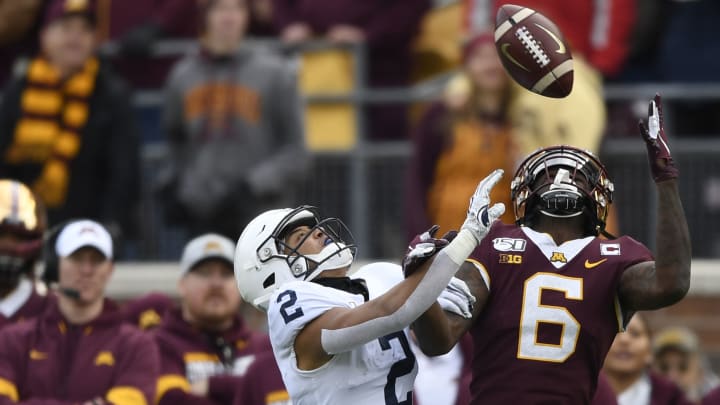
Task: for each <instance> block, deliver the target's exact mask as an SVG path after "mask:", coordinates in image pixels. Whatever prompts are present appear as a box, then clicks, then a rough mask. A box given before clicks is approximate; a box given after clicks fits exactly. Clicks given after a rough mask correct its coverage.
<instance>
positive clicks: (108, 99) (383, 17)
mask: <svg viewBox="0 0 720 405" xmlns="http://www.w3.org/2000/svg"><path fill="white" fill-rule="evenodd" d="M504 3H505V2H504V1H499V0H498V1H489V0H465V1H463V2H460V3H452V2H451V3H450V4H446V3H444V4H440V3H439V2H438V3H437V4H434V3H432V2H431V1H430V0H415V1H409V0H404V1H403V0H397V1H393V2H392V3H391V4H389V5H388V4H386V2H384V1H381V0H373V1H363V2H356V1H351V0H346V1H333V2H327V1H322V0H175V1H169V0H153V1H151V2H147V1H143V2H133V1H125V2H113V1H111V0H27V1H10V0H3V1H0V20H1V21H3V24H2V27H0V83H1V84H2V86H3V93H2V104H0V154H1V158H0V176H2V177H5V178H13V179H16V180H20V181H22V182H24V183H26V184H28V185H30V186H31V188H32V190H33V191H34V192H35V193H37V194H38V195H39V196H40V198H41V200H42V201H43V202H44V203H45V205H46V206H47V208H48V213H49V221H50V223H51V224H58V223H61V222H63V221H66V220H68V219H71V218H75V217H89V218H93V219H96V220H98V221H101V222H102V223H103V224H105V225H106V226H108V229H110V231H111V233H112V234H113V236H114V237H116V239H117V240H119V241H121V240H132V239H133V237H134V236H136V235H137V233H138V232H139V231H138V221H139V219H138V218H139V216H140V214H139V213H138V210H139V208H138V205H137V201H138V198H139V196H140V194H141V193H148V192H150V193H153V195H154V196H155V199H156V200H157V201H158V202H159V203H160V204H161V206H162V207H163V208H164V210H163V213H164V215H163V216H164V218H163V219H164V221H165V223H166V224H169V225H178V226H181V227H182V228H184V229H186V230H187V231H188V233H189V234H197V233H199V232H206V231H215V232H219V233H221V234H224V235H226V236H228V237H231V238H234V237H236V236H237V234H238V232H239V229H242V225H243V224H244V223H245V222H246V221H247V218H249V217H251V216H252V215H254V214H256V213H257V212H260V211H261V210H262V209H264V208H266V207H269V206H278V205H287V204H288V203H289V202H292V200H293V198H294V197H295V193H293V191H294V190H297V188H298V187H299V186H298V184H300V183H301V182H302V180H303V179H305V178H306V177H305V176H307V174H308V169H309V168H310V167H311V164H312V152H315V151H323V150H328V149H329V150H337V149H340V150H343V149H347V148H351V147H352V146H353V145H355V144H356V143H357V142H358V139H359V138H360V137H364V138H365V140H366V141H370V142H381V141H389V140H410V141H412V143H413V144H414V149H415V153H414V155H413V162H412V163H411V164H412V165H413V166H412V167H413V169H412V170H410V171H409V172H410V177H409V178H408V195H411V196H418V198H408V199H407V200H411V201H413V202H412V203H411V205H410V206H409V207H408V210H407V212H408V218H407V222H408V226H407V233H408V234H414V233H416V232H417V231H418V230H420V229H421V228H422V229H424V227H425V226H426V224H427V223H428V222H429V221H431V220H432V221H435V222H439V223H442V224H443V225H447V226H452V225H456V224H454V223H453V222H452V221H448V219H447V218H441V216H442V215H445V216H446V217H454V212H455V211H457V209H460V207H454V208H453V207H451V206H450V205H452V202H451V201H447V198H445V199H443V197H442V196H443V195H449V194H450V193H446V190H450V191H452V192H460V193H463V194H469V193H470V192H471V191H472V185H473V184H475V183H476V182H477V179H478V178H479V177H478V176H480V175H481V174H482V173H484V172H486V171H487V170H488V168H490V167H492V168H494V167H505V168H507V169H510V170H511V169H512V168H513V167H514V165H515V163H516V157H517V156H522V155H524V154H525V153H527V152H528V151H531V150H534V149H535V148H537V147H538V146H541V145H550V144H556V143H569V144H573V145H575V146H579V147H583V148H585V149H588V150H591V151H593V152H598V151H599V149H600V146H601V142H602V139H603V136H604V135H605V134H607V133H613V134H618V133H619V134H625V133H633V132H634V129H633V128H634V126H635V123H636V118H637V117H638V116H642V114H644V111H636V110H637V109H636V108H635V106H634V104H633V103H632V102H626V103H606V102H605V100H604V99H603V93H602V89H603V85H604V83H608V82H621V83H636V82H638V81H651V82H683V83H686V82H701V83H706V82H713V81H715V80H716V79H715V76H714V72H716V71H718V67H720V66H718V65H720V58H718V57H717V55H718V54H719V53H718V52H715V51H716V50H715V49H714V48H713V47H717V44H716V41H711V40H709V39H708V38H713V35H714V33H717V31H718V28H717V24H714V21H715V20H716V18H717V17H720V6H718V5H717V4H716V2H712V1H709V0H695V1H663V2H657V1H644V0H606V1H601V2H597V1H589V0H588V1H576V2H570V3H569V4H565V2H559V1H554V0H532V1H529V2H527V4H526V5H527V6H530V7H534V8H535V9H537V10H538V11H541V12H542V13H544V14H545V15H547V16H548V17H549V18H550V19H551V20H553V21H554V22H555V23H556V24H557V25H558V26H559V27H560V29H561V31H562V32H563V33H564V35H565V37H566V39H567V41H568V42H569V44H570V45H571V49H572V52H573V55H574V57H575V59H576V61H577V63H576V72H575V88H574V91H573V93H572V94H571V96H570V97H568V98H567V99H564V100H548V99H546V98H542V97H537V96H535V95H533V94H530V93H528V92H526V91H521V90H518V88H517V87H516V86H515V85H514V83H513V82H512V81H511V80H508V78H507V77H506V76H505V73H504V71H503V69H502V67H501V65H500V64H499V63H498V60H497V57H496V55H495V52H494V49H493V38H492V35H491V29H492V26H493V24H494V15H495V11H496V10H497V8H498V7H499V6H500V5H502V4H504ZM688 27H692V29H689V28H688ZM247 38H251V39H253V40H256V39H258V38H266V39H270V40H274V41H275V42H264V43H263V42H262V41H247ZM173 39H179V40H184V41H185V42H182V43H183V44H185V46H186V51H185V52H184V55H183V52H176V53H174V54H173V53H170V54H168V53H157V52H154V50H155V47H154V46H155V45H156V44H159V43H163V41H165V43H167V41H169V40H173ZM313 40H320V41H324V43H325V44H326V45H327V44H329V45H332V46H331V47H329V48H328V46H320V47H317V46H316V47H312V48H308V47H307V45H305V44H308V43H309V42H308V41H313ZM279 44H284V46H278V45H279ZM355 44H363V45H364V46H365V48H364V49H365V50H366V60H367V69H366V72H365V74H366V77H365V80H364V82H365V83H366V85H367V86H369V87H370V88H371V89H372V88H380V89H387V88H406V87H407V86H409V85H410V84H412V83H418V82H422V81H423V80H425V79H427V78H430V77H433V75H435V74H438V73H443V72H459V73H458V74H455V75H454V76H453V78H452V79H450V81H449V82H448V84H447V86H446V87H445V91H444V93H443V94H441V95H439V96H438V101H437V102H436V103H414V104H412V105H408V104H409V103H407V102H404V103H401V102H396V101H393V102H384V103H379V104H378V103H373V104H372V105H370V106H368V107H367V108H365V109H363V110H361V111H360V112H358V111H357V110H356V109H354V108H353V107H352V105H351V104H350V103H349V102H336V103H325V104H321V105H316V104H313V105H307V106H305V105H303V102H302V97H303V95H304V94H307V93H308V92H321V93H322V92H326V93H327V92H332V91H341V92H342V91H344V92H349V91H352V90H353V89H355V88H356V86H358V83H356V75H361V76H362V72H358V71H357V66H355V65H354V64H353V62H352V55H353V53H352V52H349V51H348V50H347V48H344V47H347V46H353V45H355ZM143 89H155V90H159V89H162V90H163V92H164V98H163V102H162V108H161V109H160V110H161V113H160V114H159V115H158V117H157V118H156V121H158V122H159V124H155V126H154V127H153V125H148V124H147V122H146V121H147V118H146V117H142V116H140V115H139V114H138V110H137V108H135V106H133V104H132V102H131V100H132V95H133V94H137V91H139V90H143ZM670 106H671V107H670V108H671V112H670V114H669V115H670V116H671V119H670V122H671V125H673V123H674V124H675V125H674V126H675V127H676V128H677V129H678V130H677V131H673V132H674V133H694V134H695V133H703V131H706V132H707V131H713V130H715V129H717V126H714V123H713V122H712V121H713V119H715V118H714V117H717V116H718V115H717V114H713V111H714V110H715V108H716V105H715V104H714V103H713V102H705V103H703V104H693V103H682V104H673V103H670ZM357 114H363V115H364V117H365V118H366V119H364V120H363V122H364V123H365V125H362V126H358V125H357V123H356V121H357V119H358V116H357ZM148 128H150V129H148ZM357 128H363V129H361V131H363V132H364V134H358V133H356V131H357ZM148 132H152V133H148ZM149 140H160V141H161V142H163V143H164V144H165V145H167V146H168V148H169V150H170V152H169V153H168V156H167V158H166V159H165V160H164V163H163V168H162V170H160V171H159V172H158V173H153V175H152V176H153V178H152V179H143V181H140V176H142V175H145V174H144V173H141V171H140V159H141V158H140V150H141V148H142V147H143V145H145V144H147V142H148V141H149ZM478 151H482V152H485V151H492V152H493V154H492V155H493V156H495V157H496V158H497V159H496V160H493V161H487V162H473V163H470V162H469V160H468V159H466V156H465V155H466V154H467V155H472V154H473V153H477V152H478ZM450 170H452V171H455V170H459V171H461V172H463V173H465V175H463V176H460V177H456V178H454V179H449V178H448V175H447V173H448V171H450ZM144 184H149V185H150V186H149V187H148V188H149V189H150V190H141V186H142V185H144ZM420 196H421V197H420ZM415 201H419V202H420V203H415ZM455 201H458V199H455ZM124 252H125V250H123V249H121V254H120V255H121V256H123V254H124Z"/></svg>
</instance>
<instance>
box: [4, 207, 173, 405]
mask: <svg viewBox="0 0 720 405" xmlns="http://www.w3.org/2000/svg"><path fill="white" fill-rule="evenodd" d="M52 248H53V249H54V253H55V254H57V256H58V260H59V261H58V263H59V265H58V276H59V277H58V285H59V287H58V291H59V292H60V293H59V294H58V295H57V296H53V297H52V298H49V299H48V304H47V306H46V308H45V310H44V311H43V313H42V314H40V315H39V316H38V317H37V318H35V319H34V320H32V321H28V322H23V323H19V324H16V325H12V326H9V327H7V328H5V329H3V330H2V332H0V381H2V382H3V384H2V389H0V404H3V405H5V404H11V403H17V402H20V403H25V404H28V403H35V404H37V403H53V404H63V405H65V404H67V405H69V404H85V405H89V404H93V405H101V404H113V405H136V404H150V403H152V401H153V399H154V393H155V385H154V382H155V381H156V379H157V375H158V367H159V364H158V362H159V359H158V352H157V348H156V346H155V344H154V342H153V340H152V338H151V337H150V336H149V335H146V334H143V333H142V332H140V331H139V330H138V329H136V328H135V327H133V326H131V325H128V324H126V323H125V322H124V320H123V313H122V312H121V311H120V310H119V309H118V308H117V306H116V305H115V304H114V303H113V302H112V301H110V300H109V299H106V298H105V288H106V286H107V283H108V281H109V280H110V276H111V275H112V272H113V251H114V249H113V242H112V238H111V237H110V234H109V233H108V231H107V229H105V228H104V227H103V226H102V225H100V224H99V223H97V222H94V221H90V220H79V221H74V222H71V223H69V224H68V225H66V226H64V227H63V228H62V230H61V231H60V233H59V234H58V237H57V240H56V243H55V244H54V246H53V247H52Z"/></svg>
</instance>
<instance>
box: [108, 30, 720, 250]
mask: <svg viewBox="0 0 720 405" xmlns="http://www.w3.org/2000/svg"><path fill="white" fill-rule="evenodd" d="M261 45H263V46H276V47H277V46H278V44H277V43H274V42H267V41H262V42H261ZM189 46H191V45H189V44H188V43H186V42H166V43H162V44H160V45H159V46H158V47H157V49H156V51H157V52H156V54H157V55H168V54H178V53H183V52H186V51H187V49H188V47H189ZM309 46H310V47H324V46H328V45H327V44H323V43H313V44H310V45H309ZM108 49H109V50H110V53H112V47H110V48H108ZM352 49H353V51H354V53H355V72H356V77H355V79H356V82H355V87H354V88H355V90H354V91H353V92H351V93H347V94H311V95H306V96H305V102H306V103H327V102H339V101H341V102H349V103H352V105H354V106H355V108H356V109H357V111H359V112H360V111H361V110H362V107H363V106H365V105H367V104H373V103H383V102H398V101H399V102H404V103H408V104H410V103H416V102H419V101H427V100H432V99H434V98H435V97H436V96H437V94H439V91H440V89H442V88H443V86H444V83H445V81H446V79H447V77H448V76H443V77H438V78H435V79H433V80H428V81H426V82H423V83H421V84H418V85H415V86H413V87H409V88H402V89H382V90H378V89H368V88H367V87H366V86H365V85H364V83H365V80H364V76H365V72H366V66H365V65H366V64H365V59H364V55H365V53H364V50H363V49H362V47H354V48H352ZM605 91H606V93H605V94H606V99H607V100H608V101H613V102H618V101H623V100H628V101H631V100H638V99H640V100H647V99H649V98H650V97H652V95H653V94H654V93H655V92H656V91H660V92H662V93H663V95H664V96H665V98H666V99H670V100H676V101H679V102H684V101H687V100H694V101H697V100H710V99H712V100H717V99H720V86H719V85H716V84H709V85H695V86H686V85H683V84H677V83H676V84H666V83H663V84H652V83H645V84H640V85H612V86H606V88H605ZM161 100H162V97H161V95H160V93H159V92H158V91H145V92H139V93H137V94H136V95H135V98H134V102H135V105H136V107H137V110H138V114H139V115H140V116H141V117H142V120H143V121H144V128H145V131H146V132H151V133H146V134H145V135H146V137H145V138H146V139H155V140H157V139H158V132H159V107H160V103H161ZM357 116H358V119H357V122H356V125H357V126H358V127H357V133H358V134H360V139H359V140H358V142H357V144H356V146H355V147H354V148H353V149H352V150H350V151H347V152H333V153H315V154H314V163H315V164H314V166H313V170H312V172H311V173H310V175H309V176H308V178H307V179H306V180H305V181H304V182H303V183H302V184H298V185H297V190H296V191H297V195H298V203H306V204H312V205H317V206H318V207H321V211H322V213H323V214H325V215H328V216H338V217H340V218H342V219H343V220H344V221H346V222H347V223H348V225H349V226H350V229H352V230H353V233H354V236H355V239H356V241H357V242H358V245H359V246H360V249H359V254H360V256H361V258H364V259H367V258H390V257H397V256H398V255H400V254H402V252H403V250H404V247H405V243H406V240H405V239H406V237H405V232H404V230H403V220H404V218H403V212H404V210H403V207H404V205H405V203H406V201H404V196H405V193H404V183H405V177H406V170H407V162H408V159H409V156H410V144H409V142H392V143H371V142H367V141H364V140H363V139H362V138H363V136H362V134H364V127H365V126H364V124H365V123H364V119H363V114H362V113H359V114H357ZM672 147H673V154H674V156H675V158H676V160H677V162H678V164H679V165H680V170H681V176H682V181H681V192H682V195H683V203H684V204H685V208H686V211H687V214H688V220H689V223H690V230H691V234H692V238H693V250H694V256H695V257H702V258H717V257H720V140H718V139H713V138H704V139H700V140H694V139H689V138H686V137H685V136H682V135H676V137H675V139H673V141H672ZM165 156H166V148H165V146H164V145H163V144H162V143H159V142H155V143H147V144H145V146H144V148H143V156H142V162H143V163H142V164H143V170H142V174H143V176H142V179H141V181H142V190H143V194H142V201H141V207H140V211H141V221H140V232H139V236H138V239H137V240H134V241H131V242H130V243H129V244H128V249H127V251H128V256H129V257H130V258H132V259H137V260H175V259H177V257H178V256H179V253H180V249H181V248H182V245H183V243H184V242H185V241H186V240H187V238H188V236H189V235H187V234H186V233H185V231H184V230H182V229H179V228H174V227H169V226H167V225H165V224H164V223H163V220H162V218H163V207H162V206H161V205H160V204H159V202H158V200H157V199H156V198H155V196H154V194H153V192H152V184H153V182H154V177H155V175H156V173H157V172H158V169H159V167H160V166H161V165H162V163H163V161H164V159H165ZM601 158H602V159H603V160H604V162H605V163H606V164H607V166H608V168H609V170H610V173H611V175H612V177H613V179H614V181H615V184H616V189H617V193H616V195H617V199H616V206H617V207H618V215H619V222H620V226H621V231H622V233H624V234H628V235H631V236H633V237H635V238H636V239H638V240H640V241H642V242H644V243H646V244H648V245H649V246H653V244H654V223H655V221H654V218H655V206H654V197H653V192H654V188H653V186H652V183H651V181H650V177H649V173H648V170H647V162H646V157H645V151H644V147H643V145H642V142H640V141H639V140H638V139H622V138H618V139H613V137H610V138H609V139H607V140H606V142H605V143H604V146H603V149H602V151H601Z"/></svg>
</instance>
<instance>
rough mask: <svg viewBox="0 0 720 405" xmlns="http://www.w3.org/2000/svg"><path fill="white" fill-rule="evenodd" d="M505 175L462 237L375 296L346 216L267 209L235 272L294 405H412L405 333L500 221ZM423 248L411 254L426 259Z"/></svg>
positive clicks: (474, 205) (478, 200) (477, 205)
mask: <svg viewBox="0 0 720 405" xmlns="http://www.w3.org/2000/svg"><path fill="white" fill-rule="evenodd" d="M501 176H502V171H501V170H497V171H495V172H493V173H492V174H490V175H489V176H488V177H487V178H485V179H484V180H483V181H482V182H480V184H479V185H478V188H477V190H476V191H475V194H474V195H473V198H472V199H471V200H470V207H469V210H468V217H467V219H466V221H465V223H464V224H463V226H462V227H461V230H460V232H459V233H458V236H457V237H456V238H455V239H453V241H452V242H450V244H449V245H447V246H446V247H444V248H443V249H442V250H441V251H440V252H439V253H437V254H435V255H434V256H433V257H432V259H431V260H429V261H427V262H426V263H425V264H423V265H422V266H421V267H420V268H419V269H418V270H417V271H416V272H414V273H412V274H410V275H409V276H407V278H405V279H404V280H402V281H401V282H399V283H398V284H397V285H395V286H394V287H393V288H391V289H390V290H389V291H387V293H385V294H382V295H379V296H377V297H375V298H373V299H370V296H369V292H368V291H367V288H366V287H365V285H364V284H363V283H362V282H361V281H359V280H357V279H350V278H349V275H350V273H351V270H350V266H351V264H352V261H353V259H354V253H355V249H356V248H355V245H354V244H353V243H352V236H351V235H350V233H349V231H348V230H347V228H346V227H345V225H344V224H343V223H342V222H341V221H340V220H338V219H335V218H330V219H324V220H320V219H319V218H318V216H317V214H316V212H315V211H314V209H313V208H312V207H307V206H301V207H298V208H295V209H289V208H287V209H279V210H271V211H267V212H264V213H262V214H260V215H259V216H257V217H256V218H255V219H253V220H252V221H251V222H250V223H249V224H248V225H247V227H246V228H245V230H244V231H243V233H242V234H241V235H240V238H239V240H238V244H237V249H236V252H235V276H236V278H237V281H238V288H239V289H240V293H241V294H242V296H243V299H244V300H245V301H246V302H249V303H251V304H252V305H254V306H255V307H257V308H259V309H261V310H266V311H267V313H268V324H269V329H270V340H271V342H272V345H273V351H274V353H275V358H276V360H277V362H278V365H279V368H280V371H281V373H282V376H283V380H284V382H285V385H286V387H287V389H288V392H289V393H290V397H291V399H292V401H293V403H294V404H295V405H303V404H306V405H323V404H332V405H335V404H353V405H355V404H373V405H375V404H407V405H409V404H412V386H413V380H414V378H415V375H416V373H417V365H416V362H415V357H414V355H413V354H412V351H411V350H410V346H409V344H408V341H407V337H406V335H405V333H404V332H403V329H404V328H406V327H407V326H408V325H409V324H410V323H411V322H412V321H414V320H415V319H417V318H418V317H419V316H420V315H421V314H422V313H423V312H424V311H426V310H427V309H428V308H429V307H430V305H432V304H433V303H434V302H435V301H436V300H437V299H438V296H439V295H440V294H441V293H442V292H443V290H444V288H445V286H447V285H448V283H449V282H450V281H451V279H452V277H453V275H454V274H455V272H456V271H457V270H458V268H459V267H460V265H461V264H462V263H463V262H464V261H465V259H466V258H467V257H468V256H469V255H470V254H471V253H472V251H473V250H474V249H475V247H476V246H477V245H478V243H479V242H480V241H481V240H482V238H483V237H484V236H485V234H486V233H487V231H488V228H489V226H490V224H492V222H493V221H495V219H497V217H498V216H500V215H502V213H503V212H504V206H503V205H502V204H495V205H493V206H490V201H489V193H490V190H491V189H492V187H493V186H494V185H495V184H496V183H497V181H498V180H499V179H500V177H501ZM432 249H434V247H433V246H432V245H430V246H427V245H425V244H422V243H420V244H418V245H417V246H414V249H413V251H412V252H411V253H409V256H410V257H412V256H413V255H416V256H418V257H423V256H426V255H427V253H428V252H427V251H428V250H432Z"/></svg>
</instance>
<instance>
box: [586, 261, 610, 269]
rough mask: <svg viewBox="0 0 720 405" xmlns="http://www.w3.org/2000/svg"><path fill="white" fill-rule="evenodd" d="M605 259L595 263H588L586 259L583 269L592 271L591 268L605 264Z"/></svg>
mask: <svg viewBox="0 0 720 405" xmlns="http://www.w3.org/2000/svg"><path fill="white" fill-rule="evenodd" d="M606 261H607V259H602V260H598V261H596V262H592V263H591V262H589V261H588V260H587V259H586V260H585V268H586V269H592V268H593V267H597V266H599V265H601V264H603V263H605V262H606Z"/></svg>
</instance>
